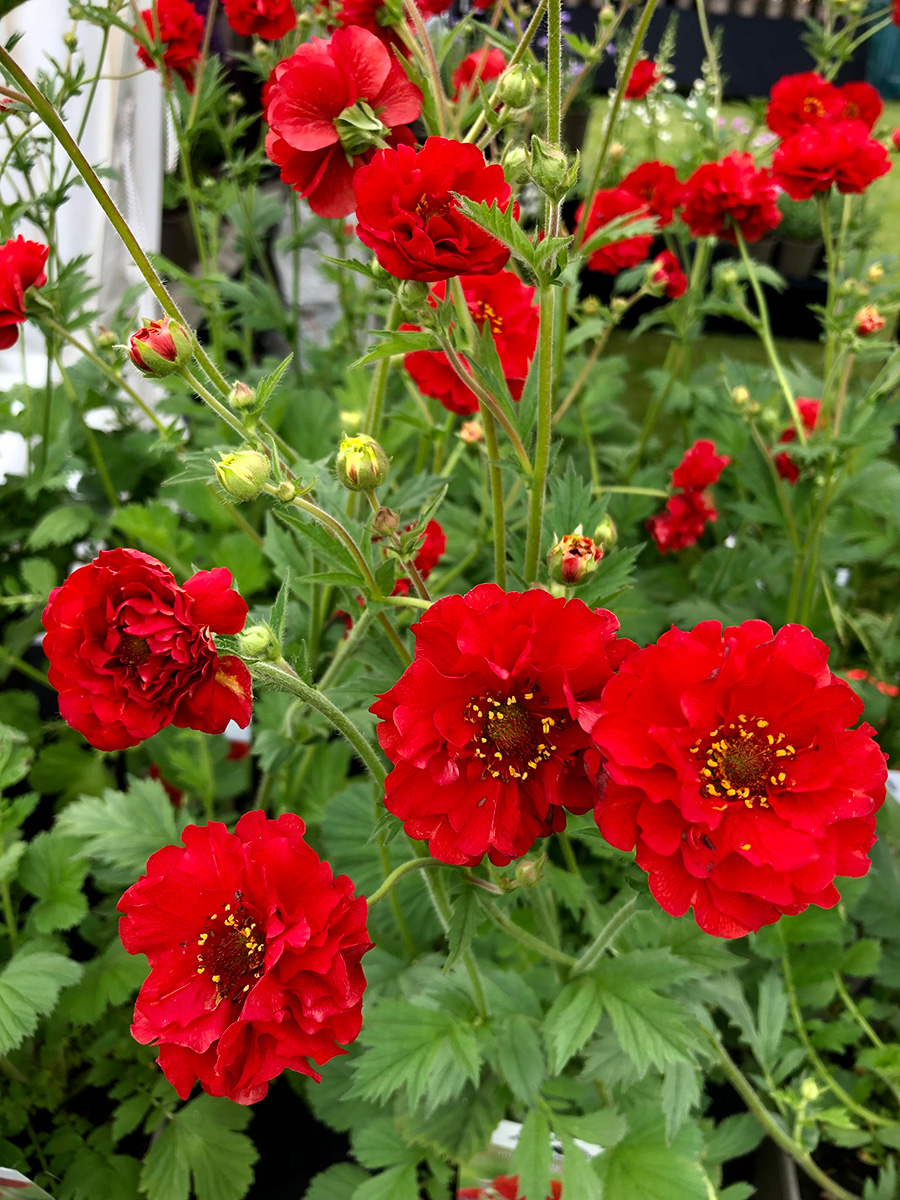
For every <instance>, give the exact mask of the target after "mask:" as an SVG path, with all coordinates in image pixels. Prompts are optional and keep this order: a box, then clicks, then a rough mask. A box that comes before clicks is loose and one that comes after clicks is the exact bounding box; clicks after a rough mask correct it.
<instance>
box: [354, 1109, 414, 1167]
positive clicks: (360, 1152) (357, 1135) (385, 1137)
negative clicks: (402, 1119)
mask: <svg viewBox="0 0 900 1200" xmlns="http://www.w3.org/2000/svg"><path fill="white" fill-rule="evenodd" d="M352 1146H353V1157H354V1158H355V1159H356V1160H357V1161H358V1162H360V1163H361V1164H362V1165H363V1166H364V1167H368V1169H369V1170H370V1171H376V1170H381V1169H383V1168H384V1167H396V1166H399V1165H404V1164H406V1163H409V1162H413V1163H416V1162H418V1161H419V1158H420V1157H421V1156H420V1155H419V1153H418V1152H417V1151H416V1150H413V1149H411V1148H410V1147H409V1146H407V1144H406V1142H405V1141H404V1140H403V1138H402V1137H401V1136H400V1134H399V1133H398V1132H397V1129H396V1126H395V1125H394V1122H393V1121H392V1120H391V1119H390V1117H377V1118H376V1119H375V1120H374V1121H369V1123H368V1124H367V1125H364V1126H363V1127H362V1129H360V1130H359V1131H358V1132H354V1134H353V1137H352Z"/></svg>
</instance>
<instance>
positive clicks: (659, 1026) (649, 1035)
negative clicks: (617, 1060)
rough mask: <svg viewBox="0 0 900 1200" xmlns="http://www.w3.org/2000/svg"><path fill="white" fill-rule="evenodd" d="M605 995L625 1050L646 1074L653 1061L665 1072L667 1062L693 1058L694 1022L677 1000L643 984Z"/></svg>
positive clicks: (617, 1034) (605, 992)
mask: <svg viewBox="0 0 900 1200" xmlns="http://www.w3.org/2000/svg"><path fill="white" fill-rule="evenodd" d="M601 995H602V1003H603V1004H604V1006H605V1007H606V1009H607V1011H608V1013H609V1015H610V1018H611V1019H612V1023H613V1028H614V1029H615V1031H616V1036H617V1037H618V1039H619V1042H620V1044H621V1046H622V1049H623V1050H624V1051H625V1053H626V1054H627V1055H628V1057H629V1058H630V1059H631V1060H632V1062H633V1063H634V1065H635V1066H636V1067H637V1069H638V1071H639V1072H640V1073H641V1074H642V1075H643V1074H644V1073H645V1072H646V1071H647V1069H648V1067H650V1066H651V1064H652V1065H654V1066H656V1067H657V1068H658V1069H659V1070H660V1071H662V1070H664V1069H665V1067H666V1064H667V1063H673V1062H682V1061H684V1060H686V1059H687V1058H688V1057H689V1054H688V1051H689V1047H690V1045H691V1042H692V1040H693V1041H696V1037H693V1038H692V1026H693V1022H691V1020H690V1018H689V1016H688V1013H687V1012H686V1011H685V1009H684V1008H683V1007H682V1006H681V1005H680V1004H679V1003H678V1002H677V1001H676V1000H672V999H670V998H669V997H668V996H660V995H659V994H658V993H657V992H651V991H650V990H649V988H639V987H628V988H626V989H623V991H622V992H621V994H619V995H615V994H613V993H612V992H610V991H603V992H602V993H601Z"/></svg>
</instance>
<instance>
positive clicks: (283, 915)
mask: <svg viewBox="0 0 900 1200" xmlns="http://www.w3.org/2000/svg"><path fill="white" fill-rule="evenodd" d="M304 832H305V826H304V824H303V822H302V821H301V820H300V818H299V817H297V816H294V814H293V813H285V814H283V815H282V816H280V817H279V818H278V819H277V820H271V819H270V818H268V817H267V816H266V815H265V813H262V812H250V813H246V814H245V815H244V816H243V817H241V819H240V820H239V821H238V823H237V827H236V828H235V831H234V833H228V831H227V830H226V828H225V826H224V825H222V824H221V823H220V822H219V821H210V823H209V824H208V825H204V826H197V825H188V826H187V828H186V829H185V830H184V832H183V834H182V839H183V842H184V845H183V846H166V847H165V848H164V849H163V850H159V851H157V853H156V854H154V855H153V856H152V857H151V859H150V861H149V862H148V863H147V874H146V875H142V876H141V878H140V879H139V880H138V881H137V883H136V884H134V886H133V887H130V888H129V889H128V891H127V892H126V893H125V895H124V896H123V897H122V899H121V900H120V901H119V904H118V908H119V912H121V913H123V914H124V916H123V917H122V920H121V922H120V923H119V935H120V936H121V938H122V944H123V945H124V947H125V949H126V950H127V951H128V953H129V954H146V956H147V959H148V962H149V964H150V974H149V976H148V977H147V979H146V980H145V981H144V985H143V987H142V988H141V990H140V994H139V995H138V998H137V1003H136V1004H135V1008H134V1024H133V1025H132V1027H131V1032H132V1035H133V1036H134V1038H135V1039H136V1040H137V1041H138V1042H140V1043H141V1044H142V1045H147V1044H148V1043H150V1042H152V1043H154V1044H156V1045H158V1046H159V1059H158V1061H159V1065H160V1067H161V1068H162V1072H163V1074H164V1075H165V1077H166V1078H167V1079H168V1081H169V1083H171V1084H172V1086H173V1087H174V1088H175V1090H176V1092H177V1093H178V1095H179V1096H180V1097H181V1098H182V1100H186V1099H187V1097H188V1095H189V1094H190V1091H191V1088H192V1087H193V1086H194V1084H195V1083H196V1082H198V1081H199V1082H200V1085H201V1087H202V1088H203V1090H204V1091H205V1092H208V1093H209V1095H211V1096H227V1097H228V1098H229V1099H230V1100H234V1101H235V1102H236V1103H238V1104H255V1103H256V1101H257V1100H261V1099H262V1098H263V1096H265V1094H266V1092H267V1091H268V1087H269V1080H270V1079H274V1078H275V1076H276V1075H280V1074H281V1072H282V1071H285V1070H291V1071H298V1072H300V1074H301V1075H309V1076H310V1077H311V1078H313V1079H315V1080H319V1079H320V1078H321V1076H320V1075H319V1074H318V1072H317V1071H316V1070H315V1068H314V1067H313V1066H312V1063H317V1064H319V1065H321V1064H322V1063H326V1062H328V1060H329V1059H331V1058H334V1056H335V1055H336V1054H341V1053H343V1051H342V1050H341V1047H340V1045H339V1043H344V1044H346V1043H347V1042H352V1041H353V1039H354V1038H355V1037H356V1036H357V1034H358V1033H359V1028H360V1024H361V1020H362V1013H361V1010H362V996H363V991H364V990H365V986H366V979H365V976H364V975H363V971H362V967H361V966H360V960H361V958H362V956H363V955H364V954H365V953H366V951H367V950H369V949H371V945H372V944H371V942H370V941H369V938H368V935H367V933H366V902H365V899H364V898H363V897H362V896H358V897H354V896H353V884H352V882H351V881H350V880H349V879H348V878H347V877H346V876H345V875H338V876H337V878H335V876H334V875H333V874H332V871H331V867H330V866H329V865H328V863H327V862H321V861H320V859H319V857H318V855H317V854H316V853H315V852H314V851H313V850H312V849H311V848H310V847H309V846H308V845H307V844H306V842H305V841H304V840H303V834H304Z"/></svg>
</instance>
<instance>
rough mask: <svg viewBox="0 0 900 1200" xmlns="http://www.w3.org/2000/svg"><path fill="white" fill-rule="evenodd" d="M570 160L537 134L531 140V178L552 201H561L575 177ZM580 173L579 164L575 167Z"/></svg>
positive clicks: (576, 171)
mask: <svg viewBox="0 0 900 1200" xmlns="http://www.w3.org/2000/svg"><path fill="white" fill-rule="evenodd" d="M572 171H573V168H572V167H571V166H570V165H569V160H568V159H567V158H566V156H565V154H564V153H563V151H562V150H560V148H559V147H558V146H551V144H550V143H549V142H545V141H544V140H543V138H539V137H538V136H537V135H536V134H535V135H533V136H532V139H531V178H532V179H533V180H534V182H535V183H536V184H537V186H538V187H539V188H540V189H541V191H542V192H544V193H545V194H546V195H547V196H549V197H550V199H551V200H561V199H562V197H563V196H564V195H565V194H566V192H567V191H568V190H569V188H570V187H571V186H572V184H573V183H574V182H575V177H574V176H573V174H572ZM574 171H575V175H577V173H578V162H577V159H576V162H575V165H574Z"/></svg>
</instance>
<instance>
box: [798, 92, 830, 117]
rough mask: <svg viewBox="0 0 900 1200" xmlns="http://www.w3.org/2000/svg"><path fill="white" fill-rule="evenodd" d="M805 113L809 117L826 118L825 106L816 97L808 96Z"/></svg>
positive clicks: (804, 102)
mask: <svg viewBox="0 0 900 1200" xmlns="http://www.w3.org/2000/svg"><path fill="white" fill-rule="evenodd" d="M803 111H804V113H805V114H806V116H808V117H824V116H825V105H824V104H823V103H822V101H821V100H819V99H818V98H817V97H816V96H807V97H806V99H805V100H804V101H803Z"/></svg>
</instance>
